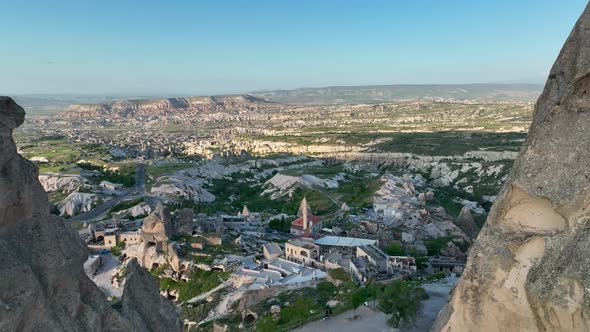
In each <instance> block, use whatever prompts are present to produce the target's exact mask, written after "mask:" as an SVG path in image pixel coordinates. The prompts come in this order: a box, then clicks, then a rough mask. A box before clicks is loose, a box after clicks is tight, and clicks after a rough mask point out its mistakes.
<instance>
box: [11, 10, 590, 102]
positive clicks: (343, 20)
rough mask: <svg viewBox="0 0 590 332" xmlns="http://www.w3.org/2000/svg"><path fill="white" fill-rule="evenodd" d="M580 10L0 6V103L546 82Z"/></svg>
mask: <svg viewBox="0 0 590 332" xmlns="http://www.w3.org/2000/svg"><path fill="white" fill-rule="evenodd" d="M585 5H586V1H584V0H552V1H549V0H534V1H533V0H495V1H479V0H477V1H475V0H469V1H468V0H462V1H460V0H444V1H442V0H412V1H409V0H382V1H381V0H379V1H378V0H363V1H361V0H358V1H353V0H351V1H346V0H340V1H336V0H323V1H321V0H309V1H306V0H300V1H280V0H274V1H255V0H250V1H245V0H244V1H237V0H236V1H223V0H216V1H149V0H142V1H140V0H118V1H111V0H101V1H86V0H76V1H73V0H72V1H58V0H53V1H50V0H39V1H27V0H19V1H16V0H12V1H11V0H0V12H1V13H2V19H0V40H2V48H1V50H0V73H1V75H2V79H0V94H23V93H68V94H69V93H72V94H76V93H86V94H88V93H90V94H111V95H129V94H141V95H150V94H219V93H240V92H246V91H253V90H258V89H280V88H283V89H288V88H297V87H309V86H328V85H369V84H397V83H412V84H414V83H485V82H532V83H541V82H544V81H545V79H546V76H547V72H548V71H549V69H550V67H551V65H552V64H553V61H554V60H555V57H556V56H557V54H558V52H559V50H560V48H561V46H562V45H563V42H564V41H565V39H566V38H567V36H568V34H569V32H570V30H571V28H572V27H573V25H574V23H575V21H576V20H577V18H578V17H579V15H580V14H581V12H582V10H583V9H584V7H585Z"/></svg>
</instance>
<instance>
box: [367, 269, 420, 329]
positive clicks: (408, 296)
mask: <svg viewBox="0 0 590 332" xmlns="http://www.w3.org/2000/svg"><path fill="white" fill-rule="evenodd" d="M426 296H427V294H426V292H425V291H424V289H423V288H421V287H418V286H415V285H413V284H411V283H409V282H407V281H402V280H396V281H393V282H391V283H389V284H387V285H386V286H385V288H384V289H383V291H382V292H380V293H379V295H378V299H379V309H380V310H381V311H383V312H384V313H386V314H390V315H391V317H390V318H389V320H388V324H389V325H391V326H392V327H396V328H399V327H401V326H408V325H412V324H414V322H415V319H416V315H417V314H418V312H419V311H420V308H421V306H422V304H421V301H422V299H423V298H424V297H426Z"/></svg>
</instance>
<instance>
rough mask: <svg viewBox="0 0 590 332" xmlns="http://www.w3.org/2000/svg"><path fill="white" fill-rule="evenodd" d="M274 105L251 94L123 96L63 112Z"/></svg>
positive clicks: (115, 114)
mask: <svg viewBox="0 0 590 332" xmlns="http://www.w3.org/2000/svg"><path fill="white" fill-rule="evenodd" d="M273 107H276V104H274V103H271V102H268V101H266V100H263V99H260V98H257V97H254V96H250V95H233V96H205V97H182V98H153V99H122V100H117V101H113V102H107V103H98V104H73V105H70V106H69V107H68V108H67V109H66V110H65V111H64V112H62V113H60V114H59V116H60V117H63V118H98V117H108V118H128V117H141V116H145V117H149V116H164V115H177V114H186V113H210V112H219V111H238V112H240V111H257V110H259V109H266V108H273Z"/></svg>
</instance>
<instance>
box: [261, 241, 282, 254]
mask: <svg viewBox="0 0 590 332" xmlns="http://www.w3.org/2000/svg"><path fill="white" fill-rule="evenodd" d="M263 246H264V248H266V250H267V251H268V252H269V253H270V254H279V255H280V254H282V253H283V251H282V250H281V247H279V245H278V244H277V243H275V242H271V243H265V244H263Z"/></svg>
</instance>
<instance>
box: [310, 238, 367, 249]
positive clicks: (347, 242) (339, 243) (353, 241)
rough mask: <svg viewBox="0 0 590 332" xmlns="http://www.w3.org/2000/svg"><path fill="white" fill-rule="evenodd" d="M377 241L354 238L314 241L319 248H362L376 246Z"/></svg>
mask: <svg viewBox="0 0 590 332" xmlns="http://www.w3.org/2000/svg"><path fill="white" fill-rule="evenodd" d="M376 243H377V240H370V239H358V238H354V237H340V236H324V237H322V238H319V239H317V240H315V244H317V245H320V246H334V247H363V246H368V245H371V244H376Z"/></svg>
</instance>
